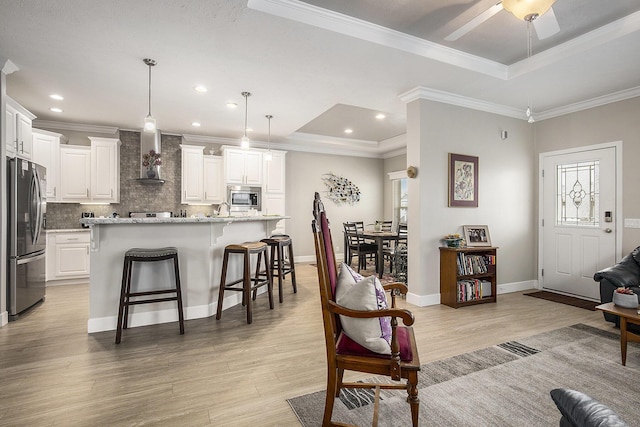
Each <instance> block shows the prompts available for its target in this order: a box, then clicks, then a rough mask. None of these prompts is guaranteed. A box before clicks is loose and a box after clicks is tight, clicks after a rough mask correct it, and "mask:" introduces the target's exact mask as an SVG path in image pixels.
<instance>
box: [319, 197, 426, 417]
mask: <svg viewBox="0 0 640 427" xmlns="http://www.w3.org/2000/svg"><path fill="white" fill-rule="evenodd" d="M313 215H314V220H313V222H312V226H311V228H312V230H313V236H314V244H315V249H316V260H317V266H318V282H319V285H320V300H321V304H322V319H323V323H324V336H325V344H326V350H327V394H326V402H325V408H324V417H323V421H322V425H323V426H334V425H344V424H339V423H333V422H332V421H331V416H332V413H333V404H334V401H335V398H336V397H337V396H339V395H340V390H341V389H342V388H371V389H375V405H374V420H373V425H377V417H378V404H379V397H380V389H406V390H407V394H408V397H407V401H408V402H409V405H410V408H411V418H412V423H413V425H414V426H417V425H418V408H419V399H418V371H420V358H419V356H418V349H417V347H416V342H415V337H414V334H413V329H412V328H411V325H412V324H413V322H414V318H413V314H411V312H410V311H408V310H405V309H398V308H396V302H395V296H396V293H403V294H406V292H407V286H406V285H405V284H403V283H390V284H387V285H384V289H385V291H390V292H391V308H389V309H386V310H374V311H360V310H351V309H348V308H345V307H343V306H341V305H338V304H337V303H336V302H335V291H336V284H337V281H338V270H337V264H336V259H335V253H334V250H333V241H332V239H331V230H330V227H329V220H328V219H327V216H326V213H325V211H324V205H323V204H322V200H321V199H320V195H319V194H318V193H315V199H314V201H313ZM340 315H342V316H348V317H354V318H361V319H366V318H380V317H386V316H390V317H391V331H392V334H391V337H392V338H391V355H384V354H379V353H374V352H372V351H370V350H368V349H366V348H364V347H362V346H360V345H359V344H357V343H356V342H354V341H353V340H351V339H350V338H349V337H348V336H346V334H344V333H343V331H342V327H341V324H340V317H339V316H340ZM398 318H400V319H402V323H403V325H404V326H399V325H398ZM345 370H350V371H357V372H367V373H371V374H375V375H386V376H388V377H390V379H391V380H394V381H400V380H401V379H406V380H407V381H406V383H404V384H403V383H400V384H398V383H391V382H390V383H385V384H380V383H362V382H358V383H345V382H343V381H342V379H343V375H344V371H345Z"/></svg>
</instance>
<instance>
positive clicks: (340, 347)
mask: <svg viewBox="0 0 640 427" xmlns="http://www.w3.org/2000/svg"><path fill="white" fill-rule="evenodd" d="M396 332H397V334H398V344H400V360H402V361H403V362H410V361H411V360H413V352H412V351H411V338H409V337H410V336H411V335H410V334H409V331H408V329H407V327H406V326H398V328H397V329H396ZM336 352H337V353H338V354H341V355H351V356H373V357H380V358H382V359H388V358H389V355H387V354H379V353H374V352H373V351H371V350H368V349H366V348H364V347H363V346H361V345H360V344H358V343H357V342H355V341H354V340H352V339H351V338H349V337H348V336H347V335H345V334H344V332H342V333H341V334H340V336H339V337H338V343H337V344H336Z"/></svg>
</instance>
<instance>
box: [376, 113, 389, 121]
mask: <svg viewBox="0 0 640 427" xmlns="http://www.w3.org/2000/svg"><path fill="white" fill-rule="evenodd" d="M386 117H387V116H385V115H384V114H382V113H378V114H376V119H378V120H382V119H385V118H386Z"/></svg>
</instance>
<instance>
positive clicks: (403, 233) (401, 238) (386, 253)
mask: <svg viewBox="0 0 640 427" xmlns="http://www.w3.org/2000/svg"><path fill="white" fill-rule="evenodd" d="M400 245H402V246H403V249H402V250H403V254H405V255H406V251H407V224H404V223H401V224H398V236H397V237H396V238H395V240H393V245H389V246H387V247H385V248H384V249H383V252H382V255H383V257H384V259H383V262H388V263H389V273H393V272H394V262H395V259H396V258H397V252H398V248H399V247H400Z"/></svg>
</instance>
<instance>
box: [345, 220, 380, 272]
mask: <svg viewBox="0 0 640 427" xmlns="http://www.w3.org/2000/svg"><path fill="white" fill-rule="evenodd" d="M342 225H343V227H344V235H345V238H346V247H345V251H347V260H348V264H349V265H351V262H352V261H353V257H354V256H356V257H358V272H360V269H361V268H365V269H366V268H367V257H368V256H372V257H373V258H374V259H375V264H376V270H377V269H378V262H380V261H381V260H379V259H378V245H376V244H375V243H367V242H365V240H364V238H363V237H362V231H363V230H364V225H363V228H362V229H361V230H359V229H358V224H357V223H356V222H345V223H343V224H342Z"/></svg>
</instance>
